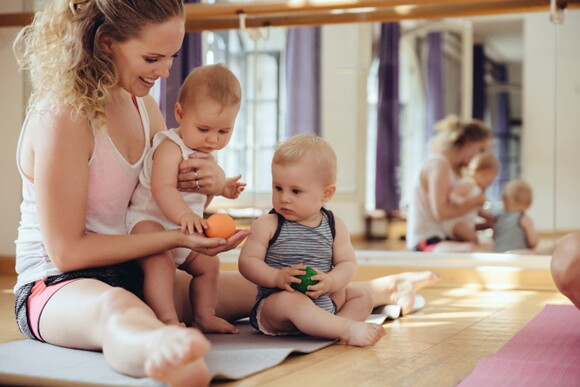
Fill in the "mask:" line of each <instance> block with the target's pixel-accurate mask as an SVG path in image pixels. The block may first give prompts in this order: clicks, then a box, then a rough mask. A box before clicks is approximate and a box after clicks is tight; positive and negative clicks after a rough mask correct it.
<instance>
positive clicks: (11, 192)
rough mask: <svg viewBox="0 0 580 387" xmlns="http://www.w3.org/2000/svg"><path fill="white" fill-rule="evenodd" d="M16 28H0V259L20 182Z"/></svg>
mask: <svg viewBox="0 0 580 387" xmlns="http://www.w3.org/2000/svg"><path fill="white" fill-rule="evenodd" d="M22 10H23V3H22V0H2V1H0V13H10V12H22ZM18 31H19V28H15V27H14V28H12V27H9V28H6V27H5V28H0V63H2V72H1V75H0V76H1V77H2V78H1V80H0V85H1V86H0V112H1V114H2V118H1V120H0V182H1V184H2V188H0V192H1V200H0V256H3V255H4V256H5V255H14V240H15V239H16V231H17V228H18V220H19V215H20V213H19V205H20V198H21V196H20V178H19V175H18V171H17V170H16V143H17V141H18V134H19V133H20V126H21V125H22V117H23V112H24V95H23V94H24V92H23V87H24V82H23V79H22V76H21V75H20V74H19V73H18V70H17V66H16V60H15V59H14V55H13V53H12V42H13V41H14V38H15V37H16V34H17V33H18Z"/></svg>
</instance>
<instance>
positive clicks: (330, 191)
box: [322, 184, 336, 203]
mask: <svg viewBox="0 0 580 387" xmlns="http://www.w3.org/2000/svg"><path fill="white" fill-rule="evenodd" d="M335 192H336V185H334V184H330V185H327V186H326V188H324V195H323V196H322V202H323V203H326V202H328V201H329V200H330V199H332V197H333V196H334V194H335Z"/></svg>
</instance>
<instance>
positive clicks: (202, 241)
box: [181, 230, 250, 256]
mask: <svg viewBox="0 0 580 387" xmlns="http://www.w3.org/2000/svg"><path fill="white" fill-rule="evenodd" d="M249 234H250V231H249V230H237V231H236V233H235V234H234V235H232V236H231V237H229V238H228V239H223V238H207V237H204V236H203V235H200V234H190V235H186V234H183V238H184V239H183V243H182V244H181V245H182V246H184V247H189V248H190V249H192V250H195V251H197V252H198V253H202V254H205V255H210V256H214V255H217V254H219V253H223V252H224V251H228V250H231V249H234V248H236V247H237V246H238V245H239V244H240V243H241V242H242V241H243V240H244V239H246V237H247V236H248V235H249Z"/></svg>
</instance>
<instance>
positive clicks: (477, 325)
mask: <svg viewBox="0 0 580 387" xmlns="http://www.w3.org/2000/svg"><path fill="white" fill-rule="evenodd" d="M14 281H15V277H14V276H13V275H7V274H2V275H0V343H1V342H8V341H13V340H17V339H20V338H23V336H22V335H21V334H20V333H19V332H18V329H17V328H16V324H15V322H14V312H13V310H14V307H13V294H12V290H11V289H12V286H13V285H14ZM421 294H422V295H423V296H424V297H425V299H426V301H427V304H426V307H425V308H424V309H423V310H421V311H419V312H417V313H415V314H412V315H409V316H406V317H403V318H401V319H399V320H397V321H394V322H388V323H387V324H385V325H384V327H385V329H386V330H387V336H386V337H385V338H384V339H383V340H381V341H380V342H379V343H378V344H377V345H376V346H375V347H372V348H354V347H349V346H345V345H333V346H330V347H328V348H325V349H323V350H320V351H318V352H315V353H312V354H309V355H294V356H291V357H290V358H289V359H287V360H286V361H285V362H284V363H283V364H281V365H280V366H277V367H274V368H272V369H270V370H267V371H264V372H262V373H259V374H256V375H254V376H251V377H248V378H246V379H244V380H240V381H235V382H228V381H215V382H214V383H213V385H215V386H224V387H225V386H228V387H230V386H235V387H246V386H284V387H288V386H290V387H292V386H296V387H305V386H337V387H338V386H341V387H342V386H357V387H358V386H426V387H427V386H429V387H432V386H454V385H456V384H457V383H458V382H459V381H461V380H462V379H463V378H465V377H466V376H467V375H468V374H469V373H470V372H471V371H472V370H473V368H474V367H475V364H476V363H477V361H478V360H479V359H480V358H482V357H486V356H490V355H492V354H493V353H495V352H496V351H497V350H498V349H500V348H501V347H502V346H503V345H504V344H505V343H506V342H507V341H508V340H509V339H510V338H511V337H513V335H514V334H515V333H517V332H518V331H519V330H520V329H521V328H522V327H523V326H524V325H525V324H526V323H527V322H528V321H530V320H531V319H532V318H533V317H534V316H535V315H536V314H537V313H538V312H539V311H540V310H541V309H542V308H543V307H544V305H546V304H550V303H552V304H562V303H564V304H569V302H568V300H567V299H566V298H564V297H563V296H561V295H560V294H559V293H558V292H557V291H555V290H503V291H502V290H482V289H478V288H473V287H441V286H439V287H432V288H429V289H423V290H422V291H421Z"/></svg>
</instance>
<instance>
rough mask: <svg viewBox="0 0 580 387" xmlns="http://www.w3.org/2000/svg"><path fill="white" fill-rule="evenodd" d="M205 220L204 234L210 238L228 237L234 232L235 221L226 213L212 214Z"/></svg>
mask: <svg viewBox="0 0 580 387" xmlns="http://www.w3.org/2000/svg"><path fill="white" fill-rule="evenodd" d="M206 222H207V228H206V229H205V235H207V236H208V237H210V238H224V239H228V238H229V237H231V236H232V235H234V234H235V232H236V222H234V219H233V218H232V217H231V216H229V215H228V214H213V215H212V216H210V217H209V218H207V220H206Z"/></svg>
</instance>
